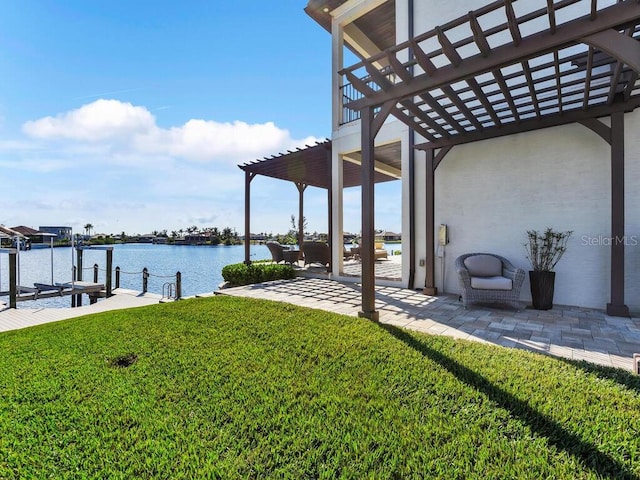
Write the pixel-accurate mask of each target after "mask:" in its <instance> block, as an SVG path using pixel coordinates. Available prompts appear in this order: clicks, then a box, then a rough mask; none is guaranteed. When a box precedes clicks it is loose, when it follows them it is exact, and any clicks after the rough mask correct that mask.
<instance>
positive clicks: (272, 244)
mask: <svg viewBox="0 0 640 480" xmlns="http://www.w3.org/2000/svg"><path fill="white" fill-rule="evenodd" d="M267 248H269V251H270V252H271V261H272V262H276V263H280V262H284V260H285V259H284V253H283V252H284V251H285V250H289V248H288V247H285V246H283V245H280V242H276V241H274V240H271V241H269V242H267Z"/></svg>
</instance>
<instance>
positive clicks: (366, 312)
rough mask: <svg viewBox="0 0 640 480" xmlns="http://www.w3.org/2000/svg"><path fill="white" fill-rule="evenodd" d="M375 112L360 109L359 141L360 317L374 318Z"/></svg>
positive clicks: (368, 108)
mask: <svg viewBox="0 0 640 480" xmlns="http://www.w3.org/2000/svg"><path fill="white" fill-rule="evenodd" d="M373 121H374V114H373V108H372V107H365V108H363V109H362V111H361V123H362V128H361V141H362V165H361V168H362V242H361V245H360V247H361V250H360V257H361V262H362V311H360V312H358V316H359V317H364V318H368V319H370V320H375V321H377V320H378V319H379V313H378V312H377V311H376V290H375V286H376V285H375V283H376V278H375V265H374V246H375V237H374V235H375V232H374V229H375V210H374V207H375V202H374V180H375V171H374V139H375V131H374V128H373Z"/></svg>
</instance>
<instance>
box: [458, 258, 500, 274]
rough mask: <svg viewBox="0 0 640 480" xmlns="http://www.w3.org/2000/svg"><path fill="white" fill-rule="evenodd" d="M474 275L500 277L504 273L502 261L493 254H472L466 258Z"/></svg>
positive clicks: (465, 261) (466, 263)
mask: <svg viewBox="0 0 640 480" xmlns="http://www.w3.org/2000/svg"><path fill="white" fill-rule="evenodd" d="M464 266H465V267H467V270H468V271H469V275H470V276H472V277H499V276H501V275H502V261H500V259H499V258H496V257H494V256H493V255H472V256H470V257H467V258H465V259H464Z"/></svg>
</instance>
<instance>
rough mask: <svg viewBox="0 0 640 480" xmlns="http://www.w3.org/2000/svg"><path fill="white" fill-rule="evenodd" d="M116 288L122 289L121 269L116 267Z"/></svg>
mask: <svg viewBox="0 0 640 480" xmlns="http://www.w3.org/2000/svg"><path fill="white" fill-rule="evenodd" d="M116 288H120V267H116Z"/></svg>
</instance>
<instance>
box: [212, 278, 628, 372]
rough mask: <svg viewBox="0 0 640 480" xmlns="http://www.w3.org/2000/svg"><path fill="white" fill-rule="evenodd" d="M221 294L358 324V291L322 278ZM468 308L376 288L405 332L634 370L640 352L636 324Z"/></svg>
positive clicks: (580, 314)
mask: <svg viewBox="0 0 640 480" xmlns="http://www.w3.org/2000/svg"><path fill="white" fill-rule="evenodd" d="M216 293H220V294H225V295H234V296H242V297H253V298H262V299H268V300H275V301H280V302H288V303H293V304H295V305H300V306H306V307H311V308H319V309H322V310H327V311H331V312H336V313H342V314H345V315H352V316H357V314H358V311H359V310H360V308H361V287H360V285H359V284H357V283H344V282H337V281H334V280H329V279H323V278H304V277H297V278H295V279H293V280H282V281H275V282H267V283H263V284H257V285H247V286H244V287H235V288H228V289H224V290H221V291H219V292H216ZM524 307H525V305H524V304H523V308H522V309H521V310H520V311H518V312H516V311H515V310H513V309H508V308H504V309H503V308H490V307H485V306H471V307H469V308H468V309H464V307H463V306H462V303H461V302H459V301H458V297H457V295H440V296H438V297H430V296H427V295H423V294H422V293H421V292H417V291H414V290H409V289H405V288H398V287H385V286H377V287H376V309H377V310H378V311H379V313H380V322H381V323H388V324H392V325H396V326H399V327H404V328H408V329H412V330H418V331H421V332H425V333H429V334H433V335H447V336H450V337H455V338H460V339H465V340H473V341H478V342H484V343H491V344H495V345H501V346H504V347H512V348H522V349H527V350H532V351H535V352H540V353H544V354H549V355H554V356H557V357H563V358H569V359H573V360H586V361H589V362H592V363H596V364H600V365H606V366H612V367H618V368H623V369H625V370H632V369H633V354H634V353H637V352H640V319H639V318H637V317H633V318H619V317H610V316H608V315H606V314H605V313H604V312H603V311H600V310H594V309H588V308H580V307H569V306H559V305H555V306H554V308H553V309H552V310H548V311H539V310H530V309H526V308H524Z"/></svg>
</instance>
